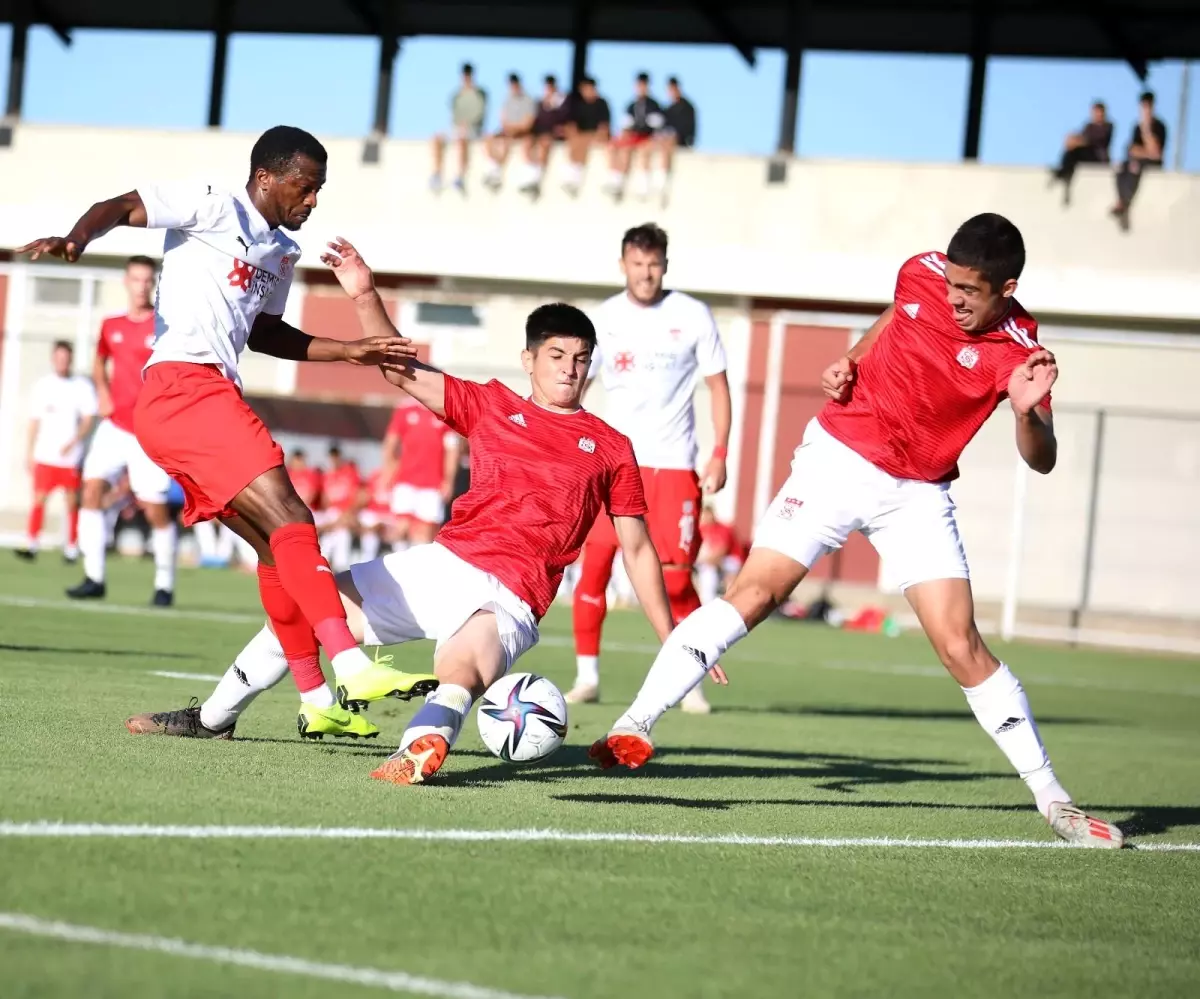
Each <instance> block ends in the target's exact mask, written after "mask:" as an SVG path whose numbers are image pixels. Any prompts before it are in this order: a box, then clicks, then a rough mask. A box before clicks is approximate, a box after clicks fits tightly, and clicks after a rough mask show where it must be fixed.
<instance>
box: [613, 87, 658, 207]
mask: <svg viewBox="0 0 1200 999" xmlns="http://www.w3.org/2000/svg"><path fill="white" fill-rule="evenodd" d="M663 124H664V121H663V113H662V108H661V107H660V106H659V104H658V101H656V100H655V99H654V98H653V97H651V96H650V76H649V74H648V73H638V75H637V80H636V81H635V83H634V98H633V102H632V103H631V104H630V105H629V107H627V108H626V109H625V116H624V118H622V119H621V132H620V134H619V135H617V137H616V138H615V139H613V141H612V149H611V154H610V159H609V177H608V182H607V183H606V184H605V185H604V189H605V190H606V191H608V193H610V194H613V195H618V196H619V195H620V194H621V191H622V189H623V188H624V186H625V177H626V175H627V174H628V173H629V169H630V167H631V166H632V165H633V151H634V150H635V149H636V150H638V151H639V153H640V155H639V161H640V163H641V166H642V172H641V174H640V175H639V177H640V180H639V182H638V184H637V187H636V193H637V194H638V195H639V196H642V197H644V196H645V195H647V194H649V193H650V151H651V149H652V148H653V143H652V140H653V138H654V136H655V133H657V132H658V131H659V129H661V128H662V127H663Z"/></svg>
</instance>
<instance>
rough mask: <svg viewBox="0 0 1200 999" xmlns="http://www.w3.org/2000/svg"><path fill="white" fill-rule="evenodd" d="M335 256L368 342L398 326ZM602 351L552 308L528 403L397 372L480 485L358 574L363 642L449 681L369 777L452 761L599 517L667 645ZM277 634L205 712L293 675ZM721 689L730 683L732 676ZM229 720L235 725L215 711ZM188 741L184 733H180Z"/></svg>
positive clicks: (244, 661)
mask: <svg viewBox="0 0 1200 999" xmlns="http://www.w3.org/2000/svg"><path fill="white" fill-rule="evenodd" d="M332 249H333V250H334V252H333V253H330V254H328V255H326V257H325V258H324V259H325V260H326V262H327V263H329V265H330V266H331V267H332V268H333V269H334V272H335V273H336V274H337V276H338V279H339V280H340V281H341V283H342V286H343V287H344V288H345V289H346V291H347V293H349V294H350V295H351V297H352V298H354V300H355V303H356V304H357V306H358V315H359V321H360V322H361V324H362V326H363V330H364V332H365V333H366V334H367V335H368V336H384V335H387V334H386V331H387V330H391V329H393V327H392V325H391V321H390V320H389V319H388V317H387V313H386V311H385V310H384V308H383V304H382V303H381V302H380V300H379V297H378V295H376V294H375V293H374V290H373V284H372V278H371V272H370V271H369V270H368V269H367V267H366V265H365V264H364V263H363V262H362V260H361V258H359V256H358V254H357V253H356V252H355V251H354V248H353V247H352V246H350V245H349V244H348V243H345V242H339V243H337V244H332ZM595 343H596V331H595V327H594V326H593V325H592V323H591V320H589V319H588V318H587V316H586V315H584V314H583V313H582V312H581V311H579V310H578V309H576V308H573V307H572V306H569V305H563V304H555V305H543V306H542V307H541V308H538V309H535V310H534V311H533V313H531V314H530V316H529V318H528V320H527V322H526V324H525V350H524V352H523V353H522V355H521V360H522V364H523V366H524V368H525V371H526V373H528V375H529V383H530V394H529V395H528V396H524V397H523V396H521V395H518V394H517V393H516V392H513V391H512V390H511V389H509V388H507V387H506V386H504V385H503V384H501V383H500V382H498V381H491V382H488V383H487V384H485V385H480V384H478V383H475V382H468V381H462V380H460V379H458V378H453V377H451V376H450V375H445V374H442V373H441V372H438V371H435V370H433V369H431V368H428V367H426V366H423V365H420V364H419V363H417V362H415V361H411V362H407V363H405V364H403V365H394V366H393V365H389V366H387V367H385V368H384V371H385V374H386V376H387V378H388V381H390V382H391V383H392V384H394V385H397V386H399V387H400V388H402V389H404V391H405V392H407V393H408V394H409V395H410V396H412V397H413V398H414V399H416V400H418V401H419V402H420V403H421V404H422V405H423V406H425V407H426V408H427V409H429V410H430V412H432V413H435V414H437V416H438V417H440V418H441V419H443V420H445V422H446V425H447V426H448V427H450V429H451V430H454V431H455V432H456V433H458V434H460V435H462V437H464V438H465V439H466V440H467V442H468V444H469V445H470V454H471V487H470V489H468V490H467V492H465V493H464V494H463V495H462V496H460V497H459V498H458V499H457V500H456V501H455V503H454V509H453V512H452V513H451V516H450V520H449V522H448V523H447V524H446V525H445V526H444V527H443V528H442V530H441V531H440V533H439V534H438V536H437V540H436V541H434V542H433V543H432V544H428V545H418V546H416V547H413V548H409V549H407V550H405V551H402V552H393V553H392V554H390V555H386V556H385V557H383V558H381V559H376V560H374V561H372V562H363V563H359V564H358V565H355V566H353V567H352V568H351V569H350V571H349V572H344V573H341V574H340V575H339V576H338V580H337V581H338V586H339V587H340V589H341V591H342V595H343V598H344V600H345V602H346V607H347V611H348V615H349V618H348V619H349V623H350V627H351V629H352V630H353V632H354V634H355V636H356V637H357V638H358V639H360V640H362V641H363V642H365V643H366V644H368V645H392V644H396V643H400V642H408V641H412V640H415V639H419V638H432V639H434V640H435V641H436V642H437V649H436V650H435V652H434V658H433V662H434V671H435V672H436V674H437V678H438V680H439V681H440V686H439V687H438V688H437V690H436V691H434V692H433V693H432V694H430V695H429V697H428V698H427V699H426V701H425V704H424V706H423V707H422V708H421V709H420V710H419V711H418V712H417V713H416V715H415V716H414V717H413V719H412V721H410V722H409V724H408V728H407V729H406V730H405V732H404V736H403V738H402V739H401V741H400V748H399V750H398V751H397V752H396V753H395V754H394V755H393V756H392V757H391V758H390V759H388V760H387V761H386V762H385V763H384V764H383V765H382V766H380V767H379V768H378V769H376V770H375V771H374V772H373V773H372V774H371V776H372V777H375V778H377V779H379V780H386V781H391V782H392V783H396V784H418V783H421V782H422V781H424V780H426V779H427V778H429V777H431V776H432V775H433V774H434V773H436V772H437V770H438V769H439V768H440V767H441V765H442V762H443V761H444V760H445V758H446V754H447V752H448V751H449V750H450V747H451V746H452V745H453V744H454V740H455V738H456V737H457V735H458V732H459V729H460V727H461V725H462V722H463V719H464V718H465V717H466V715H467V713H468V711H470V708H471V704H472V703H473V701H474V700H475V698H477V697H479V696H480V695H481V694H482V693H483V692H484V691H485V690H486V689H487V688H488V687H489V686H490V685H491V684H492V683H494V682H495V681H496V680H497V679H499V678H500V677H501V676H503V675H504V673H506V672H507V671H508V670H509V669H510V668H511V667H512V665H513V663H514V662H516V660H517V659H518V658H519V657H520V656H521V655H522V654H523V653H524V652H526V651H527V650H528V649H530V648H532V647H533V645H534V644H535V643H536V642H537V640H538V622H539V621H540V619H541V618H542V617H543V616H544V615H545V613H546V611H547V610H548V609H549V607H550V604H551V602H552V601H553V600H554V595H555V593H556V592H557V591H558V586H559V583H560V582H561V580H562V573H563V569H564V568H565V567H566V566H568V565H570V564H571V563H572V562H573V561H574V560H575V558H576V556H577V555H578V554H579V549H580V547H581V546H582V545H583V541H584V538H585V537H586V536H587V533H588V529H589V528H590V527H591V525H592V521H593V520H594V519H595V517H596V514H597V513H598V512H599V511H600V510H601V508H604V509H607V510H608V512H609V514H610V515H611V516H612V518H613V523H614V526H615V528H616V531H617V536H618V538H619V539H620V542H621V550H622V552H623V553H624V557H625V564H626V566H627V569H628V572H629V578H630V580H631V581H632V583H633V585H634V589H635V591H636V592H637V596H638V599H639V600H640V601H641V604H642V607H643V609H644V611H645V613H646V616H647V617H648V618H649V620H650V623H651V624H652V625H653V626H654V630H655V631H656V632H657V633H658V635H659V637H660V638H665V637H666V636H667V634H668V633H669V632H670V630H671V610H670V606H669V603H668V600H667V594H666V589H665V586H664V584H663V577H662V569H661V567H660V565H659V561H658V555H657V554H656V552H655V550H654V545H653V543H652V542H651V540H650V535H649V533H648V532H647V529H646V524H645V521H644V520H643V517H644V515H645V513H646V503H645V499H644V497H643V493H642V481H641V475H640V473H639V471H638V466H637V462H636V461H635V460H634V456H633V447H632V445H631V444H630V442H629V439H628V438H627V437H625V436H624V435H623V434H620V433H618V432H617V431H616V430H614V429H613V428H612V427H610V426H609V425H608V424H607V423H605V422H604V421H603V420H601V419H600V418H599V417H597V416H594V415H593V414H591V413H589V412H587V411H586V410H584V409H582V408H581V407H580V399H581V397H582V395H583V388H584V384H585V382H586V378H587V371H588V365H589V363H590V362H591V354H592V349H593V347H594V346H595ZM283 670H284V667H283V665H282V654H281V652H280V649H279V647H278V644H277V643H273V642H272V641H271V635H270V632H269V631H268V630H267V629H264V630H263V631H262V632H260V633H259V635H258V636H257V637H256V638H255V639H254V640H253V641H251V643H250V645H249V646H247V648H246V649H245V650H243V652H242V653H241V654H240V655H239V656H238V659H237V662H236V663H235V664H234V666H232V667H231V668H230V670H229V672H228V673H227V674H226V675H225V677H224V679H222V680H221V682H220V683H219V684H218V686H217V689H216V691H214V693H213V695H212V696H211V697H210V698H209V699H208V701H206V702H205V705H204V707H203V708H202V711H203V712H205V713H206V714H207V713H209V712H211V713H212V715H213V716H214V717H213V718H212V720H211V721H206V722H205V724H209V725H212V724H221V725H224V726H232V724H233V722H234V720H235V719H236V718H237V716H238V714H239V713H240V712H241V711H242V710H243V709H244V708H245V706H246V705H247V704H249V702H250V701H251V700H252V699H253V698H254V696H256V695H257V694H258V693H259V692H260V691H262V690H265V689H266V688H267V687H269V686H271V685H272V684H273V683H276V682H278V680H279V679H280V678H281V677H282V675H283ZM714 679H717V680H718V681H721V680H723V676H722V675H720V674H714ZM217 714H220V715H221V716H222V717H221V718H217V717H215V716H216V715H217ZM174 734H186V733H180V732H177V733H174Z"/></svg>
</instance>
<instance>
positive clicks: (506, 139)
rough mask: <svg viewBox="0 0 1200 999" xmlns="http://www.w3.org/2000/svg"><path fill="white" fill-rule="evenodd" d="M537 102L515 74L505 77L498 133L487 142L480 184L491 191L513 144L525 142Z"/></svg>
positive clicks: (498, 182) (531, 129)
mask: <svg viewBox="0 0 1200 999" xmlns="http://www.w3.org/2000/svg"><path fill="white" fill-rule="evenodd" d="M536 114H537V102H536V101H535V100H534V99H533V98H532V97H530V96H529V94H527V93H526V92H525V88H524V87H523V86H521V78H520V77H519V76H517V74H516V73H510V74H509V76H508V99H507V100H506V101H505V102H504V106H503V107H502V108H501V109H500V131H498V132H497V133H496V134H495V135H493V136H491V137H490V138H489V139H488V144H487V154H488V159H489V160H490V161H491V162H490V163H489V164H488V169H487V173H486V174H484V177H483V182H484V184H486V185H487V186H488V187H490V188H492V189H493V190H495V189H497V188H499V187H500V174H501V171H502V170H503V169H504V163H505V161H506V160H507V159H508V154H509V151H510V150H511V149H512V145H513V143H514V142H515V141H516V140H518V139H526V138H528V136H529V135H530V133H531V132H532V131H533V121H534V116H535V115H536Z"/></svg>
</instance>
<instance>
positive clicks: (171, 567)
mask: <svg viewBox="0 0 1200 999" xmlns="http://www.w3.org/2000/svg"><path fill="white" fill-rule="evenodd" d="M178 542H179V532H178V531H177V530H176V528H175V525H174V524H168V525H167V526H166V527H156V528H155V529H154V530H153V531H151V532H150V548H151V550H152V551H153V552H154V588H155V589H156V590H167V591H168V592H171V591H173V590H174V589H175V550H176V548H177V547H178Z"/></svg>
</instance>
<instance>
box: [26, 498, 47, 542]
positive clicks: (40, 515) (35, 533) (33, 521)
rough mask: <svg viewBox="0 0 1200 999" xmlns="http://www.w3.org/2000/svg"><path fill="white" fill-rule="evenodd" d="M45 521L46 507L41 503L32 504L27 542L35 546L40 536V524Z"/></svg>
mask: <svg viewBox="0 0 1200 999" xmlns="http://www.w3.org/2000/svg"><path fill="white" fill-rule="evenodd" d="M45 520H46V507H45V505H44V504H42V503H34V504H33V506H32V507H31V508H30V510H29V541H30V544H34V545H36V544H37V542H38V538H40V537H41V536H42V524H43V522H44V521H45Z"/></svg>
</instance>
